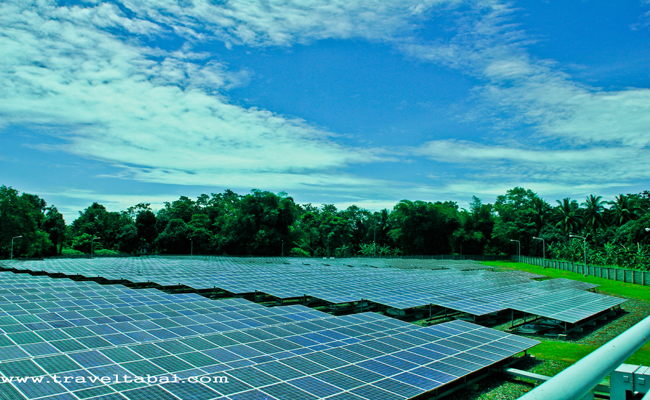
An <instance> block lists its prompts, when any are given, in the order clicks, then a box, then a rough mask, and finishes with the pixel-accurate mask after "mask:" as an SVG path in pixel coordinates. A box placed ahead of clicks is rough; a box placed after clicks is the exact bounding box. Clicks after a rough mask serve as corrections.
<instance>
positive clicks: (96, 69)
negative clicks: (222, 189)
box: [0, 3, 382, 187]
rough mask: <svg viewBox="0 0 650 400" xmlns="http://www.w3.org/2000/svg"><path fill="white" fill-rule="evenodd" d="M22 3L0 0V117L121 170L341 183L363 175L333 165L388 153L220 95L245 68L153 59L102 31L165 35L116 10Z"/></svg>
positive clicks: (191, 177) (199, 180)
mask: <svg viewBox="0 0 650 400" xmlns="http://www.w3.org/2000/svg"><path fill="white" fill-rule="evenodd" d="M23 6H24V5H23V4H22V3H3V4H2V5H1V6H0V7H2V14H3V15H4V16H5V17H3V19H2V21H1V22H0V24H2V35H1V36H0V55H1V57H0V119H1V120H2V121H3V122H4V123H5V124H10V123H11V124H24V125H29V126H31V127H33V128H39V127H40V128H42V129H44V130H47V132H48V133H50V134H53V135H55V136H59V137H60V138H63V139H65V141H66V142H67V144H65V145H59V146H58V148H59V149H62V150H65V151H67V152H70V153H72V154H77V155H80V156H82V157H87V158H94V159H98V160H102V161H106V162H109V163H112V164H114V165H122V166H124V167H125V171H126V173H131V174H132V177H135V178H136V179H141V180H149V181H154V182H164V183H176V184H217V183H219V182H228V183H229V184H231V182H236V183H238V186H239V187H246V186H249V187H254V186H264V185H263V183H264V182H278V181H280V180H284V179H286V180H287V181H286V182H285V183H286V184H285V186H287V187H295V186H296V185H298V184H307V183H308V182H313V181H316V182H321V181H322V182H327V183H329V182H337V183H340V184H345V182H344V181H346V182H347V181H349V182H355V178H353V177H345V178H341V177H335V176H331V177H328V174H329V173H330V172H327V171H334V170H336V169H338V168H342V167H345V166H347V165H349V164H351V163H366V162H373V161H377V160H380V159H381V153H382V151H381V150H378V149H357V148H353V147H346V146H343V145H340V144H337V142H336V141H335V137H334V135H333V134H331V133H329V132H326V131H324V130H322V129H319V128H316V127H314V126H311V125H310V124H308V123H307V122H305V121H303V120H300V119H297V118H290V117H285V116H282V115H277V114H274V113H272V112H269V111H266V110H261V109H256V108H248V109H247V108H242V107H239V106H236V105H233V104H230V103H229V102H228V100H227V99H226V98H225V97H224V96H223V94H221V93H222V91H223V89H224V87H227V86H228V85H236V84H238V83H239V82H240V81H241V79H246V78H245V73H244V74H243V76H242V74H241V73H239V74H238V76H237V77H235V78H233V77H232V75H230V74H229V72H227V71H226V70H225V68H224V67H223V66H222V65H220V64H217V63H207V64H203V65H201V64H196V63H192V62H189V61H187V60H185V59H183V58H180V57H174V55H173V54H162V55H164V58H163V59H162V60H161V61H154V60H152V59H151V58H149V57H148V55H149V53H151V50H150V49H147V48H142V47H138V46H137V45H135V44H129V43H125V42H124V41H122V40H121V39H119V38H117V37H115V36H113V35H111V34H109V33H107V32H106V31H104V30H103V29H98V27H97V26H99V28H105V27H106V26H117V25H120V26H122V27H123V28H125V29H131V30H135V31H137V32H145V31H146V32H156V31H157V29H158V28H156V27H151V26H150V23H148V22H147V23H145V22H137V21H135V22H132V23H128V22H127V21H124V18H123V17H121V16H120V15H119V14H120V13H119V10H117V9H115V8H114V7H113V6H110V7H107V6H105V5H98V6H97V7H96V8H97V9H95V8H92V9H90V10H89V9H80V8H77V7H72V8H67V7H55V6H38V7H29V6H26V5H25V6H24V7H23ZM98 20H101V21H104V22H98ZM138 27H139V28H138ZM156 55H157V56H161V54H160V52H158V53H156ZM41 146H43V145H41ZM145 171H146V172H145ZM332 173H333V172H332ZM361 181H362V180H360V179H357V180H356V183H357V184H359V183H360V182H361ZM351 184H354V183H351Z"/></svg>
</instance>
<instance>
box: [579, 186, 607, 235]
mask: <svg viewBox="0 0 650 400" xmlns="http://www.w3.org/2000/svg"><path fill="white" fill-rule="evenodd" d="M602 198H603V197H602V196H594V195H593V194H590V195H589V197H587V201H585V202H584V203H582V205H583V206H584V207H585V213H584V221H583V223H584V225H585V226H586V227H588V228H591V232H592V234H593V238H594V240H596V229H598V228H599V227H600V226H602V224H603V214H602V213H603V211H604V210H605V207H604V206H603V204H604V202H603V201H602Z"/></svg>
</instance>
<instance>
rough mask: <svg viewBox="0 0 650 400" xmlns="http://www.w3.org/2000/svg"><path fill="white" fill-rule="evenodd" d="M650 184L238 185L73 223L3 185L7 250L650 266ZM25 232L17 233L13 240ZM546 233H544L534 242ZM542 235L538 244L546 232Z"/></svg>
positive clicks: (94, 210) (2, 249)
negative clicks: (328, 197) (292, 192)
mask: <svg viewBox="0 0 650 400" xmlns="http://www.w3.org/2000/svg"><path fill="white" fill-rule="evenodd" d="M647 227H650V192H648V191H644V192H643V193H632V194H621V195H619V196H616V198H615V199H614V200H613V201H604V200H603V198H602V197H601V196H595V195H590V196H588V197H587V198H586V199H585V200H584V201H583V202H582V203H579V202H578V201H576V200H571V199H570V198H565V199H562V200H557V201H556V204H555V205H552V204H550V203H548V202H547V201H545V200H544V199H542V198H541V197H540V196H538V195H537V194H536V193H535V192H533V191H532V190H529V189H524V188H520V187H515V188H513V189H510V190H508V191H507V192H506V193H505V194H504V195H500V196H498V197H497V199H496V201H495V202H494V204H484V203H482V201H481V200H480V199H479V198H477V197H473V201H472V203H471V204H470V207H469V209H463V208H460V207H459V206H458V205H457V204H456V203H455V202H451V201H444V202H440V201H437V202H426V201H410V200H402V201H400V202H399V203H397V204H396V205H395V206H394V207H393V209H392V210H388V209H383V210H381V211H376V212H371V211H368V210H365V209H362V208H360V207H357V206H355V205H352V206H350V207H348V208H346V209H345V210H339V209H337V208H336V207H335V206H334V205H332V204H323V205H321V206H314V205H312V204H297V203H296V202H294V200H293V198H291V197H290V196H288V195H287V194H286V193H284V192H281V193H278V194H275V193H271V192H268V191H261V190H253V191H251V193H249V194H246V195H240V194H237V193H235V192H233V191H231V190H226V191H224V192H223V193H212V194H211V195H206V194H202V195H201V196H199V197H198V198H196V199H191V198H189V197H186V196H181V197H180V198H179V199H178V200H175V201H172V202H166V203H164V207H163V208H161V209H160V210H158V211H154V210H153V209H152V208H151V204H149V203H140V204H136V205H134V206H132V207H129V208H128V209H127V210H123V211H120V212H114V211H108V210H107V209H106V207H104V206H103V205H101V204H99V203H93V204H91V205H90V206H89V207H88V208H86V209H84V210H83V211H80V212H79V216H78V217H77V218H76V219H75V220H74V221H72V223H70V224H66V223H65V221H64V219H63V216H62V215H61V213H60V212H59V211H58V210H57V208H56V207H55V206H48V205H47V204H46V202H45V201H44V200H43V199H41V198H40V197H39V196H37V195H34V194H28V193H19V192H18V191H17V190H16V189H13V188H11V187H6V186H0V257H3V258H8V257H9V256H10V253H11V240H12V238H14V245H13V254H14V256H18V257H47V256H56V255H75V254H88V253H90V251H91V247H94V250H95V253H97V254H136V253H142V252H144V251H146V252H147V253H148V254H189V253H193V254H204V255H209V254H212V255H259V256H279V255H285V256H310V257H321V256H336V257H346V256H356V255H364V256H373V255H374V256H389V255H390V256H392V255H436V254H465V255H469V254H471V255H505V254H517V252H518V251H519V249H520V251H521V254H522V255H533V256H535V255H537V256H541V255H542V252H543V250H544V248H543V246H545V250H546V255H547V256H549V257H553V258H558V259H571V260H574V261H581V260H582V258H583V256H584V254H583V240H582V239H580V238H571V237H570V235H577V236H580V237H584V238H586V242H587V244H588V252H587V255H588V262H590V263H596V264H603V265H620V266H626V267H641V268H646V269H647V268H648V267H650V258H649V252H648V249H649V247H650V232H648V231H646V230H645V228H647ZM17 236H22V237H21V238H16V237H17ZM534 238H539V239H534ZM541 239H543V241H542V240H541Z"/></svg>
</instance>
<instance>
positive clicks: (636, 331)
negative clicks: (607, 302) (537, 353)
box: [520, 317, 650, 400]
mask: <svg viewBox="0 0 650 400" xmlns="http://www.w3.org/2000/svg"><path fill="white" fill-rule="evenodd" d="M648 340H650V317H646V318H645V319H644V320H642V321H641V322H639V323H638V324H636V325H634V326H633V327H631V328H630V329H628V330H627V331H625V332H623V333H622V334H620V335H618V336H617V337H616V338H614V339H612V340H610V341H609V342H607V343H606V344H605V345H603V346H601V347H600V348H598V349H597V350H596V351H594V352H592V353H591V354H589V355H588V356H586V357H584V358H583V359H581V360H580V361H578V362H577V363H575V364H573V365H572V366H570V367H569V368H567V369H565V370H564V371H562V372H560V373H559V374H557V375H556V376H555V377H553V379H551V380H549V381H548V382H546V383H544V384H542V385H540V386H539V387H537V388H535V389H534V390H532V391H530V392H528V393H527V394H525V395H524V396H522V397H521V398H520V400H542V399H554V400H573V399H582V398H584V397H585V396H587V395H589V393H591V391H592V389H593V388H594V387H595V386H596V385H598V384H599V383H600V382H601V381H602V380H603V379H604V378H605V377H606V376H607V375H609V373H610V372H612V371H613V370H614V369H616V368H617V367H618V366H619V365H621V364H622V363H623V361H625V360H626V359H628V358H629V357H630V356H631V355H632V354H634V352H636V351H637V350H638V349H640V348H641V346H643V345H644V344H645V343H646V342H648Z"/></svg>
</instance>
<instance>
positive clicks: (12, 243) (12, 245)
mask: <svg viewBox="0 0 650 400" xmlns="http://www.w3.org/2000/svg"><path fill="white" fill-rule="evenodd" d="M21 237H23V235H20V236H14V237H12V238H11V260H13V259H14V239H18V238H21Z"/></svg>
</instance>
